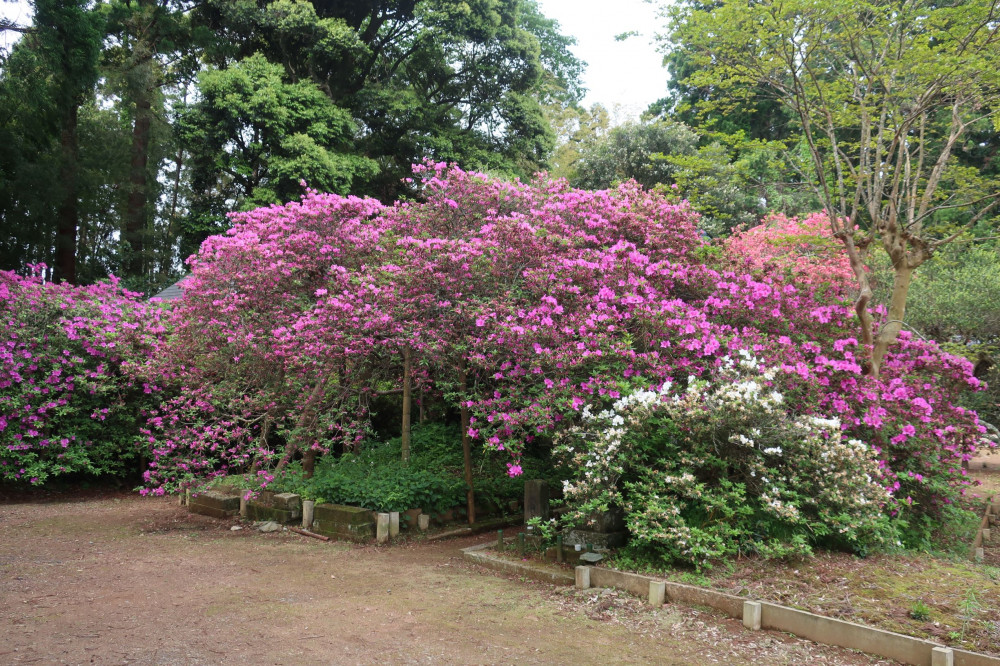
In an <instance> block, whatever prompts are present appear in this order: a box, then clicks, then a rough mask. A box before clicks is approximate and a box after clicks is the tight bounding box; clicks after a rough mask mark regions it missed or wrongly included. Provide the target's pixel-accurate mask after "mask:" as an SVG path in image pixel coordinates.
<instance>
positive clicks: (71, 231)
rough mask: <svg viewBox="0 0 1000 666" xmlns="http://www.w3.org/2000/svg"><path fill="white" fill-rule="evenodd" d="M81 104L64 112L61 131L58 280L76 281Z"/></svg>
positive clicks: (57, 243)
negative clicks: (78, 129)
mask: <svg viewBox="0 0 1000 666" xmlns="http://www.w3.org/2000/svg"><path fill="white" fill-rule="evenodd" d="M79 109H80V107H79V105H78V104H72V105H70V106H69V108H67V109H66V113H65V115H64V116H63V122H62V131H61V132H60V135H59V147H60V152H61V164H60V165H59V181H60V185H61V186H62V200H61V201H60V202H59V207H58V209H57V211H56V265H55V274H54V277H55V280H56V281H57V282H69V283H70V284H76V234H77V229H78V228H79V226H80V210H79V201H78V198H77V180H78V176H79V171H80V167H79V158H80V146H79V137H78V136H77V119H78V113H79Z"/></svg>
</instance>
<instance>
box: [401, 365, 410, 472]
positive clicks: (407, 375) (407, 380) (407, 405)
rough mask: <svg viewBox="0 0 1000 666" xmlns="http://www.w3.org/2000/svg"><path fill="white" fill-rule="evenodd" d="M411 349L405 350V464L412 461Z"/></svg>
mask: <svg viewBox="0 0 1000 666" xmlns="http://www.w3.org/2000/svg"><path fill="white" fill-rule="evenodd" d="M410 363H411V360H410V348H409V346H407V347H404V348H403V447H402V448H403V462H409V461H410V401H411V397H412V396H411V393H412V391H411V388H410V370H411V366H410Z"/></svg>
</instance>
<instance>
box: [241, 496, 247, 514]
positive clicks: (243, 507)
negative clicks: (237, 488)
mask: <svg viewBox="0 0 1000 666" xmlns="http://www.w3.org/2000/svg"><path fill="white" fill-rule="evenodd" d="M240 517H241V518H246V517H247V498H246V497H244V496H243V495H240Z"/></svg>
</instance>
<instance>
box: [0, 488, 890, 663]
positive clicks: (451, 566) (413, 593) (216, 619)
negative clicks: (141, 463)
mask: <svg viewBox="0 0 1000 666" xmlns="http://www.w3.org/2000/svg"><path fill="white" fill-rule="evenodd" d="M233 524H234V523H233V522H232V521H230V522H223V521H216V520H212V519H210V518H204V517H202V516H196V515H191V514H188V513H187V512H186V510H184V509H182V508H181V507H178V506H177V505H176V503H175V502H174V501H173V500H170V499H165V498H161V499H142V498H139V497H136V496H134V495H131V494H126V493H104V494H94V495H92V496H90V497H86V498H79V497H75V498H74V497H70V498H62V499H59V500H57V501H52V500H50V501H39V500H37V499H36V500H32V501H27V502H17V503H13V502H7V503H4V504H3V505H0V636H2V637H3V640H2V641H0V663H3V664H21V663H40V664H48V663H71V664H80V663H96V664H126V663H127V664H241V665H251V664H317V663H321V664H332V663H336V664H369V663H434V664H439V663H446V664H447V663H455V664H512V663H518V664H541V663H545V664H551V663H576V664H587V663H604V664H606V663H659V664H672V663H677V664H680V663H685V664H687V663H697V664H711V663H720V664H742V663H746V664H750V663H757V664H761V663H767V664H838V665H839V664H870V663H888V662H885V661H879V660H875V659H873V658H869V657H868V656H866V655H861V654H858V653H854V652H849V651H845V650H841V649H838V648H832V647H826V646H819V645H816V644H813V643H810V642H808V641H802V640H799V639H797V638H794V637H791V636H787V635H782V634H777V633H772V632H761V633H750V632H747V631H745V630H744V629H743V628H742V626H741V625H740V623H739V622H738V621H735V620H730V619H725V618H722V617H720V616H718V615H714V614H710V613H707V612H702V611H698V610H695V609H690V608H684V607H675V606H669V605H668V606H665V607H664V608H663V609H661V610H656V611H654V610H652V609H649V608H648V607H646V606H644V605H643V604H642V602H641V601H640V600H638V599H634V598H631V597H628V596H627V595H624V594H618V593H617V592H614V591H611V590H605V591H601V590H588V591H576V590H573V589H571V588H565V587H557V586H553V585H544V584H540V583H532V582H525V581H521V580H518V579H516V578H513V577H506V578H505V577H503V576H500V575H497V574H493V573H491V572H487V571H485V570H482V569H478V568H477V567H474V566H472V565H469V564H467V563H466V562H465V561H463V560H462V559H461V556H460V553H459V549H460V548H462V547H465V546H468V545H472V544H473V543H477V542H478V540H479V539H485V538H487V537H479V538H476V537H469V538H465V539H459V540H451V541H447V540H446V541H438V542H427V541H420V540H409V541H405V540H404V541H403V542H402V543H397V544H396V545H393V546H392V547H382V548H375V547H370V546H369V547H364V546H357V545H350V544H343V543H336V542H330V543H323V542H320V541H316V540H313V539H308V538H304V537H300V536H297V535H294V534H291V533H288V532H285V533H280V532H279V533H273V534H262V533H260V532H258V531H256V530H253V529H251V528H249V527H245V528H244V529H241V530H238V531H232V530H231V529H230V528H231V526H232V525H233Z"/></svg>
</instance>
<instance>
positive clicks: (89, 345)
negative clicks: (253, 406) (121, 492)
mask: <svg viewBox="0 0 1000 666" xmlns="http://www.w3.org/2000/svg"><path fill="white" fill-rule="evenodd" d="M140 297H141V295H140V294H133V293H130V292H127V291H125V290H123V289H121V288H120V287H119V286H118V283H117V281H114V280H112V281H111V282H110V283H107V284H96V285H91V286H88V287H74V286H72V285H66V284H51V283H44V282H42V280H41V279H40V278H38V277H29V278H24V277H20V276H18V275H15V274H14V273H10V272H0V445H2V448H0V479H5V480H13V481H21V482H29V483H31V484H40V483H43V482H44V481H45V480H46V479H48V478H49V477H53V476H59V475H63V474H70V473H78V472H84V473H88V474H94V475H101V474H121V473H122V472H123V471H125V470H126V468H127V466H128V465H129V463H130V461H132V460H134V459H135V458H136V457H137V456H138V455H139V453H140V452H141V451H142V450H143V447H142V446H141V442H140V440H139V427H140V422H139V419H140V412H141V410H142V408H143V405H145V404H147V403H148V402H149V401H150V400H151V397H152V393H153V391H154V390H155V386H153V385H150V384H142V383H138V382H136V381H133V380H132V379H131V378H130V377H131V370H132V368H134V367H135V366H136V364H137V363H138V362H140V361H141V360H144V359H145V358H146V357H147V356H148V355H149V354H150V353H151V351H152V349H153V348H154V346H155V341H156V335H157V334H158V333H159V332H160V328H159V324H158V313H157V311H156V310H155V309H151V308H150V307H149V306H148V305H146V304H145V303H144V302H143V301H141V300H139V299H140Z"/></svg>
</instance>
